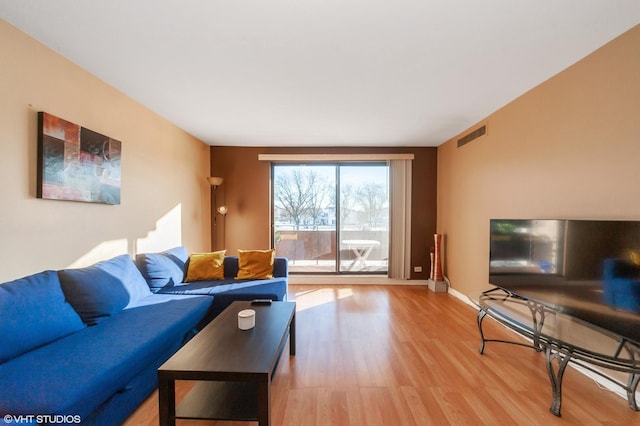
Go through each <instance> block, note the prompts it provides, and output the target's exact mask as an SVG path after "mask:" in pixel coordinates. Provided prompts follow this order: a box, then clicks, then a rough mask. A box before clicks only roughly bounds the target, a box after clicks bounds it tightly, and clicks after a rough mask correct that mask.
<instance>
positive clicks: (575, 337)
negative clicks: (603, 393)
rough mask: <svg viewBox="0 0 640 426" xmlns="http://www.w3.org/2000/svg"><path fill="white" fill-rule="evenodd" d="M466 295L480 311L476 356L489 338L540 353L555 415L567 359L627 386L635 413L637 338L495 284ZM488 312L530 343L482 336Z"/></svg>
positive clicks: (639, 375)
mask: <svg viewBox="0 0 640 426" xmlns="http://www.w3.org/2000/svg"><path fill="white" fill-rule="evenodd" d="M469 299H470V300H471V302H473V303H474V304H475V305H476V306H477V307H478V309H479V310H478V317H477V322H478V330H479V331H480V339H481V343H480V349H479V351H480V354H483V353H484V349H485V345H486V343H488V342H500V343H510V344H515V345H520V346H526V347H530V348H533V349H535V350H537V351H539V352H542V351H544V353H545V360H546V366H547V372H548V374H549V380H550V381H551V393H552V398H551V407H550V409H549V410H550V411H551V412H552V413H553V414H554V415H556V416H558V417H559V416H560V408H561V405H562V377H563V374H564V370H565V368H566V367H567V365H568V364H569V362H571V363H574V364H576V365H579V366H580V367H582V368H585V369H587V370H588V371H590V372H592V373H595V374H597V375H599V376H601V377H603V378H605V379H607V380H609V381H611V382H612V383H615V384H616V385H618V386H621V387H622V388H623V389H625V390H626V393H627V401H628V403H629V408H631V409H632V410H634V411H638V405H637V403H636V397H635V394H636V389H637V388H638V383H639V382H640V344H639V343H638V342H636V341H632V340H630V339H628V338H626V337H623V336H620V335H618V334H616V333H613V332H611V331H610V330H605V329H603V328H600V327H597V326H595V325H593V324H591V323H589V322H587V321H583V320H581V319H579V318H576V317H574V316H572V315H568V314H566V313H564V312H561V311H560V310H559V309H557V308H554V307H552V306H550V305H548V304H543V303H540V302H539V301H536V300H532V299H529V298H526V297H523V296H521V295H518V294H515V293H512V292H509V291H507V290H504V289H502V288H499V287H495V288H492V289H490V290H487V291H484V292H481V293H480V292H478V293H474V294H471V295H469ZM486 316H489V317H491V318H493V319H495V320H496V321H498V322H499V323H501V324H503V325H504V326H506V327H508V328H509V329H511V330H513V331H515V332H517V333H518V334H520V335H522V336H524V337H526V338H528V339H530V340H531V343H528V344H527V343H522V342H516V341H508V340H499V339H488V338H486V337H485V335H484V331H483V330H482V322H483V320H484V318H485V317H486ZM596 367H600V368H605V369H610V370H615V371H619V372H623V373H626V374H628V380H627V383H626V384H625V383H622V382H619V381H618V380H615V379H613V378H611V377H609V376H608V375H606V374H604V373H603V372H601V371H599V370H597V369H596Z"/></svg>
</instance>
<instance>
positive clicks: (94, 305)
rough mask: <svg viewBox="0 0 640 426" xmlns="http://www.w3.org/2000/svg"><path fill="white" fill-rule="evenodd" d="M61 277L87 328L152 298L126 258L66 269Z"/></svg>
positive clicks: (61, 281)
mask: <svg viewBox="0 0 640 426" xmlns="http://www.w3.org/2000/svg"><path fill="white" fill-rule="evenodd" d="M58 275H59V276H60V284H61V285H62V290H63V291H64V294H65V296H66V297H67V300H68V301H69V303H70V304H71V306H73V308H74V309H75V310H76V311H77V312H78V313H79V314H80V317H81V318H82V320H83V321H84V322H85V323H86V324H88V325H95V324H97V323H99V322H100V321H102V320H104V319H107V318H109V317H111V316H113V315H115V314H117V313H118V312H120V311H121V310H122V309H124V308H126V307H127V306H129V305H135V304H136V302H137V301H138V300H140V299H142V298H143V297H146V296H148V295H150V294H151V291H150V290H149V286H148V285H147V282H146V281H145V280H144V278H143V277H142V274H141V273H140V271H139V270H138V268H136V266H135V264H134V263H133V261H132V260H131V258H130V257H129V256H128V255H126V254H123V255H120V256H117V257H114V258H113V259H109V260H105V261H102V262H98V263H96V264H94V265H91V266H87V267H86V268H77V269H63V270H60V271H58Z"/></svg>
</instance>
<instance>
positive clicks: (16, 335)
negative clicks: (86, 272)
mask: <svg viewBox="0 0 640 426" xmlns="http://www.w3.org/2000/svg"><path fill="white" fill-rule="evenodd" d="M0 313H1V315H0V336H1V337H0V339H2V344H0V363H2V362H5V361H7V360H9V359H11V358H14V357H16V356H18V355H20V354H23V353H25V352H28V351H30V350H32V349H35V348H37V347H39V346H42V345H45V344H47V343H49V342H52V341H54V340H57V339H60V338H62V337H64V336H67V335H69V334H71V333H74V332H76V331H79V330H81V329H82V328H84V324H83V323H82V320H81V319H80V317H79V316H78V314H77V313H76V312H75V311H74V310H73V308H72V307H71V305H69V303H67V302H66V300H65V297H64V294H63V292H62V289H61V288H60V281H59V280H58V275H57V274H56V272H55V271H44V272H41V273H39V274H34V275H30V276H28V277H24V278H20V279H18V280H15V281H11V282H8V283H5V284H0Z"/></svg>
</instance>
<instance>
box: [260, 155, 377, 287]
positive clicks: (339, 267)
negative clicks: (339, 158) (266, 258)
mask: <svg viewBox="0 0 640 426" xmlns="http://www.w3.org/2000/svg"><path fill="white" fill-rule="evenodd" d="M272 178H273V179H272V182H273V191H272V195H273V198H272V218H273V243H274V247H275V248H276V253H277V255H278V256H284V257H287V258H288V259H289V270H290V272H291V273H345V274H346V273H352V274H363V273H366V274H371V273H375V274H386V273H387V269H388V252H389V168H388V165H387V164H386V163H349V164H346V163H339V164H315V163H314V164H274V165H273V166H272Z"/></svg>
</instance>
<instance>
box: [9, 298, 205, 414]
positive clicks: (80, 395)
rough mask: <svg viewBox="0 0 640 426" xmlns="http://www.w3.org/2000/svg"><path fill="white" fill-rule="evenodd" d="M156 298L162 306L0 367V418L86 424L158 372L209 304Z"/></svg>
mask: <svg viewBox="0 0 640 426" xmlns="http://www.w3.org/2000/svg"><path fill="white" fill-rule="evenodd" d="M149 297H155V295H151V296H149ZM158 299H159V300H162V301H164V302H163V303H155V304H151V305H148V306H144V307H138V308H131V309H125V310H123V311H122V312H120V313H119V314H117V315H115V316H114V317H112V318H110V319H109V320H107V321H103V322H101V323H100V324H98V325H96V326H95V327H87V328H85V329H84V330H81V331H79V332H77V333H74V334H72V335H70V336H67V337H65V338H64V339H60V340H57V341H55V342H53V343H50V344H49V345H46V346H43V347H40V348H38V349H36V350H34V351H31V352H29V353H26V354H24V355H23V356H21V357H18V358H14V359H12V360H10V361H8V362H6V363H4V364H0V389H2V397H1V398H0V413H16V414H21V413H22V414H30V413H46V414H74V415H79V416H81V417H82V419H86V418H87V417H88V415H89V414H90V413H92V412H93V411H94V410H96V409H97V408H98V407H99V406H100V405H102V404H104V403H105V402H106V401H108V400H109V399H110V398H111V397H112V396H113V395H114V394H115V393H116V392H126V391H127V386H128V385H129V384H130V383H131V382H132V380H133V379H134V378H135V377H136V376H137V375H138V374H139V373H140V372H141V371H143V370H144V369H145V368H147V367H149V366H151V365H154V366H155V368H157V367H158V366H159V365H160V363H161V362H163V361H164V359H166V358H168V357H169V356H170V354H171V353H172V351H175V350H176V349H177V348H178V347H179V346H180V345H181V344H182V343H183V342H184V339H185V337H188V336H191V335H192V333H191V330H192V329H193V328H194V327H196V326H197V325H198V324H199V323H200V321H201V320H202V318H203V317H204V316H206V314H207V311H208V309H209V307H210V306H211V303H212V300H213V298H211V297H190V298H188V297H182V298H180V299H179V300H171V301H166V299H165V298H162V297H159V298H158ZM162 355H164V357H163V358H164V359H159V357H161V356H162Z"/></svg>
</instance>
